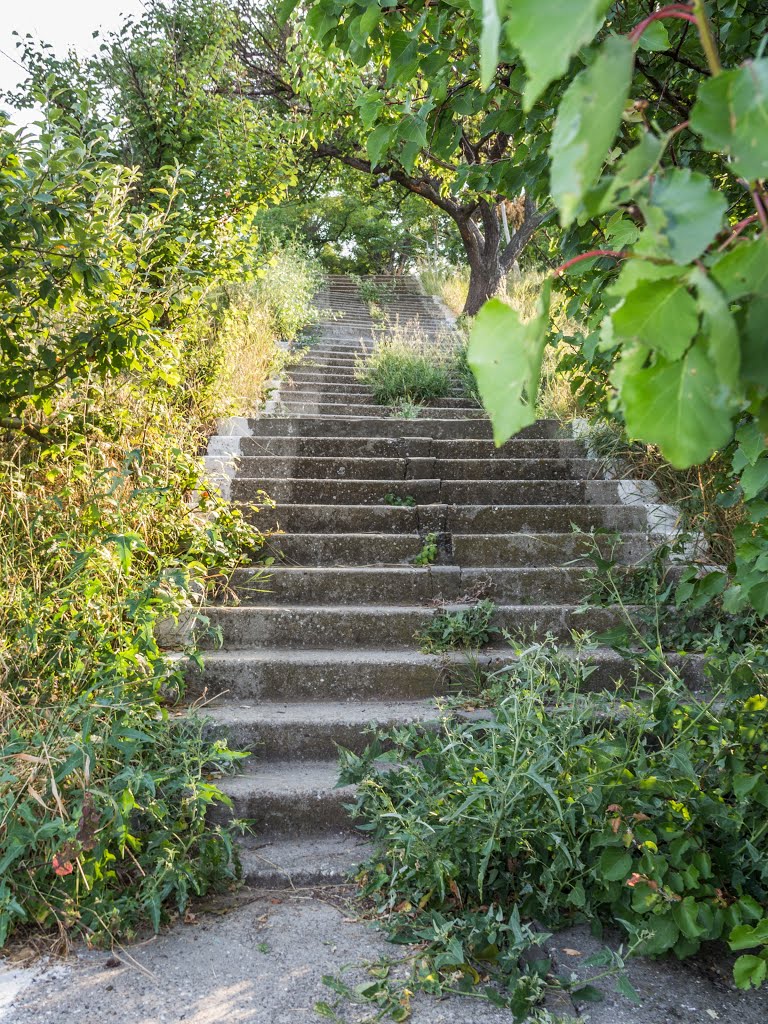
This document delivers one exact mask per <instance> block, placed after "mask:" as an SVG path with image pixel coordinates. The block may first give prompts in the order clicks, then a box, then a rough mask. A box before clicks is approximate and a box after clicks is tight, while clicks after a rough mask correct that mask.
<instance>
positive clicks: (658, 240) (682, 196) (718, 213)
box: [637, 168, 727, 264]
mask: <svg viewBox="0 0 768 1024" xmlns="http://www.w3.org/2000/svg"><path fill="white" fill-rule="evenodd" d="M639 202H640V206H641V208H642V210H643V213H644V214H645V219H646V228H645V231H644V232H643V237H642V238H641V239H640V242H639V243H638V246H637V252H638V253H641V254H643V255H646V254H647V255H649V256H668V257H669V258H670V259H672V260H674V262H675V263H681V264H682V263H692V262H693V260H695V259H697V258H698V257H699V256H701V254H702V253H703V252H704V250H705V249H706V248H707V246H708V245H709V243H710V242H711V241H712V239H713V238H714V237H715V235H716V234H717V233H718V231H719V230H720V227H721V225H722V221H723V214H724V213H725V209H726V205H727V203H726V199H725V197H724V196H723V195H721V194H720V193H719V192H715V190H714V189H713V188H712V186H711V183H710V180H709V178H708V177H706V175H704V174H698V173H694V172H692V171H690V170H689V169H688V168H685V169H684V170H680V169H678V168H674V169H673V170H670V171H666V172H665V173H664V174H663V175H660V176H659V177H658V178H656V179H655V180H654V182H653V185H652V187H651V189H650V194H649V196H648V197H647V198H645V199H641V200H639Z"/></svg>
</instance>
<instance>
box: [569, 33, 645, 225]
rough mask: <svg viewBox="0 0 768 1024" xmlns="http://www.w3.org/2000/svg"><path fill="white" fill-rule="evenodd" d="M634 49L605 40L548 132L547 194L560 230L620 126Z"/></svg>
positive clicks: (619, 39)
mask: <svg viewBox="0 0 768 1024" xmlns="http://www.w3.org/2000/svg"><path fill="white" fill-rule="evenodd" d="M632 62H633V47H632V44H631V43H630V42H629V40H628V39H624V38H623V37H620V36H610V37H609V38H608V39H606V41H605V42H604V43H603V45H602V47H601V48H600V52H599V53H598V55H597V57H596V58H595V60H594V62H593V63H592V64H591V65H590V66H589V67H588V68H585V70H584V71H581V72H580V73H579V74H578V75H577V76H576V77H575V78H574V80H573V81H572V82H571V84H570V85H569V86H568V89H567V90H566V93H565V95H564V96H563V99H562V102H561V104H560V108H559V110H558V112H557V119H556V121H555V127H554V130H553V132H552V146H551V149H550V155H551V158H552V169H551V188H552V196H553V198H554V200H555V202H556V203H557V205H558V207H559V209H560V222H561V224H562V225H563V226H564V227H567V225H568V224H570V223H571V221H572V220H573V219H574V217H575V216H576V211H577V210H578V207H579V204H580V203H581V201H582V199H583V198H584V195H585V193H586V192H587V190H588V189H589V188H590V187H591V186H592V185H593V184H594V183H595V181H596V180H597V178H598V175H599V174H600V170H601V168H602V166H603V163H604V162H605V158H606V155H607V154H608V151H609V149H610V148H611V145H612V143H613V140H614V138H615V136H616V132H617V130H618V128H619V125H620V123H621V114H622V111H623V110H624V105H625V103H626V100H627V96H628V95H629V86H630V82H631V79H632Z"/></svg>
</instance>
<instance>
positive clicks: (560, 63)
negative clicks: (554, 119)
mask: <svg viewBox="0 0 768 1024" xmlns="http://www.w3.org/2000/svg"><path fill="white" fill-rule="evenodd" d="M610 5H611V0H579V3H573V0H514V2H513V3H512V4H510V5H509V10H508V11H507V19H506V20H507V36H508V38H509V41H510V43H512V45H513V46H514V47H515V48H516V49H518V50H519V51H520V53H521V54H522V57H523V60H524V61H525V66H526V69H527V71H528V83H527V85H526V87H525V95H524V99H523V106H524V107H525V109H526V110H530V109H531V107H532V106H533V104H534V103H535V102H536V100H537V99H538V98H539V96H540V95H541V94H542V92H543V91H544V90H545V89H546V87H547V86H548V85H549V83H550V82H553V81H554V80H555V79H556V78H560V76H561V75H564V74H565V72H566V71H567V70H568V64H569V63H570V60H571V57H572V56H573V55H574V53H576V51H577V50H579V49H580V48H581V47H582V46H584V45H585V43H588V42H590V41H591V40H592V39H594V37H595V34H596V32H597V30H598V29H599V28H600V25H601V24H602V22H603V16H604V15H605V12H606V11H607V10H608V8H609V7H610ZM564 26H567V28H566V29H564Z"/></svg>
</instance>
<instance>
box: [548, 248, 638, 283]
mask: <svg viewBox="0 0 768 1024" xmlns="http://www.w3.org/2000/svg"><path fill="white" fill-rule="evenodd" d="M631 255H632V253H631V252H617V251H616V250H615V249H592V250H591V251H590V252H583V253H582V254H581V256H574V257H573V259H571V260H566V261H565V263H561V264H560V266H559V267H557V268H556V269H555V270H554V271H553V276H554V277H562V275H563V274H564V273H565V272H566V270H568V268H569V267H572V266H574V264H576V263H581V261H582V260H594V259H597V258H598V257H599V256H610V257H612V258H613V259H614V260H626V259H628V258H629V257H630V256H631Z"/></svg>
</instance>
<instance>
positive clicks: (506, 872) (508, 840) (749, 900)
mask: <svg viewBox="0 0 768 1024" xmlns="http://www.w3.org/2000/svg"><path fill="white" fill-rule="evenodd" d="M755 653H756V652H754V651H753V652H752V654H753V655H754V654H755ZM579 671H580V672H583V673H588V672H589V667H588V666H585V667H584V668H583V669H580V670H579ZM497 683H498V677H497ZM574 683H575V684H576V685H578V679H575V678H574V676H573V675H571V678H570V682H569V683H568V684H566V685H563V683H562V682H561V671H560V666H559V663H558V652H557V651H556V649H555V648H554V646H553V645H552V644H551V642H550V643H548V645H546V646H545V647H544V648H539V649H537V650H536V651H535V652H533V651H532V650H531V651H529V654H528V655H527V656H526V655H523V656H522V657H520V659H519V660H518V662H517V663H515V664H513V665H511V666H510V667H509V668H508V670H507V672H506V692H505V693H504V694H503V696H501V695H500V696H501V699H500V700H499V702H498V704H497V705H496V706H495V707H493V708H492V709H491V710H490V712H489V713H488V718H487V720H483V721H472V722H467V721H464V720H460V719H457V718H455V717H454V716H453V715H452V714H451V712H450V709H447V710H446V712H445V714H444V717H443V722H442V728H441V729H440V730H424V729H423V728H421V727H419V726H417V725H414V726H408V727H404V728H400V729H397V730H396V731H395V732H393V733H391V734H389V735H388V736H387V739H388V741H389V742H391V743H392V744H393V749H392V750H391V751H389V752H384V749H383V747H382V746H381V744H380V743H379V741H378V740H377V741H376V742H374V743H373V744H372V745H371V746H370V747H369V749H368V750H367V751H366V752H365V753H364V754H363V755H362V756H359V757H358V756H357V755H354V754H352V753H349V752H345V753H344V755H343V769H342V779H343V781H344V782H354V783H356V784H358V786H359V790H358V795H357V802H356V805H355V813H356V814H358V815H359V816H360V818H361V820H362V821H363V822H364V825H363V827H364V829H365V831H366V832H367V833H368V834H369V835H370V837H371V838H372V839H373V841H374V843H375V845H376V852H375V853H374V855H373V857H372V858H371V860H370V861H369V863H368V865H367V869H366V892H367V893H369V894H372V895H373V896H374V897H375V899H376V900H377V902H378V904H379V906H380V907H381V908H382V909H387V910H390V911H391V910H393V909H394V910H396V911H397V914H396V916H395V919H394V920H395V924H394V927H395V929H396V930H397V931H400V932H401V933H405V934H411V935H412V934H413V933H414V932H416V931H417V930H418V927H419V926H420V923H421V922H422V921H424V920H425V919H426V920H428V916H429V914H430V913H432V912H433V911H437V912H439V913H442V914H446V915H449V916H450V915H456V914H459V913H461V914H468V915H469V914H473V913H476V912H478V911H479V910H480V909H482V908H488V907H491V908H494V907H504V908H507V909H508V908H509V907H516V908H517V909H518V910H519V913H520V915H521V918H522V919H535V920H540V921H543V922H544V923H545V924H547V925H553V926H556V927H558V926H561V925H566V924H569V923H573V922H577V921H583V920H592V921H595V922H597V921H604V922H606V923H610V924H612V925H613V924H618V925H619V926H620V927H621V928H622V929H623V930H625V931H626V932H627V934H628V935H629V936H630V937H631V939H632V940H633V942H635V943H636V944H637V949H638V950H639V951H640V952H643V953H645V954H651V955H652V954H660V953H663V952H666V951H667V950H673V951H674V952H675V953H676V954H677V955H679V956H688V955H691V954H692V953H694V952H695V951H696V950H697V949H698V948H699V946H700V944H701V943H702V942H703V941H706V940H713V939H719V938H728V937H729V936H732V938H733V941H734V943H735V944H736V945H737V946H738V947H739V948H743V944H744V943H746V942H747V941H752V940H754V943H753V944H754V945H755V946H759V943H760V942H762V936H763V934H764V929H766V928H768V918H767V916H766V907H768V873H767V869H766V864H768V832H767V831H766V828H765V808H766V806H768V773H767V772H766V768H765V762H766V755H767V754H768V733H766V730H765V727H766V724H768V717H767V716H768V697H766V696H765V693H766V689H768V672H767V671H766V666H765V665H760V663H759V662H755V661H754V660H751V659H750V658H749V657H744V658H742V659H740V661H739V663H738V665H732V666H731V667H730V670H729V672H728V673H727V675H726V676H725V677H724V678H723V679H722V681H721V683H720V685H718V688H717V691H716V693H714V694H712V695H710V696H709V697H707V698H706V699H698V698H696V697H694V696H692V695H691V694H690V693H687V692H685V691H684V690H682V689H681V688H680V687H679V686H678V684H677V683H676V682H674V681H670V682H669V683H668V684H667V685H664V686H659V688H658V690H657V691H656V692H655V693H654V694H652V696H651V697H650V698H649V699H648V700H647V702H645V701H643V700H641V699H640V698H639V696H633V695H630V696H628V697H627V698H626V699H623V700H622V701H621V703H620V704H616V705H615V707H614V708H611V706H610V704H609V705H607V704H606V699H605V695H604V694H585V693H582V692H579V690H578V689H577V688H575V687H574ZM382 759H383V760H384V761H387V760H391V761H393V762H396V763H397V765H398V770H397V771H386V770H384V769H383V766H382V768H379V767H377V766H376V762H378V761H380V760H382ZM404 908H405V909H404ZM745 925H746V926H749V927H750V928H755V927H756V928H757V931H756V932H755V933H752V932H750V934H749V936H747V935H746V932H745V931H744V930H743V928H744V926H745ZM502 941H503V937H502ZM464 952H465V960H466V963H467V964H468V966H467V967H466V968H464V969H465V970H469V969H470V967H471V966H472V964H473V961H474V962H475V969H482V966H481V964H478V963H476V961H477V959H478V958H477V953H476V951H475V953H474V954H473V952H472V950H469V949H465V951H464ZM764 957H765V953H764V952H763V953H759V954H758V955H756V957H754V958H753V957H750V958H749V959H748V961H742V962H741V966H740V967H739V966H737V976H736V977H737V982H738V984H740V985H741V986H742V987H746V986H747V985H748V984H749V983H750V981H752V982H755V983H759V982H760V981H761V980H762V977H764V975H765V958H764ZM757 960H759V961H760V963H757V962H756V961H757ZM452 969H456V968H455V965H454V966H453V968H452Z"/></svg>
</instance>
